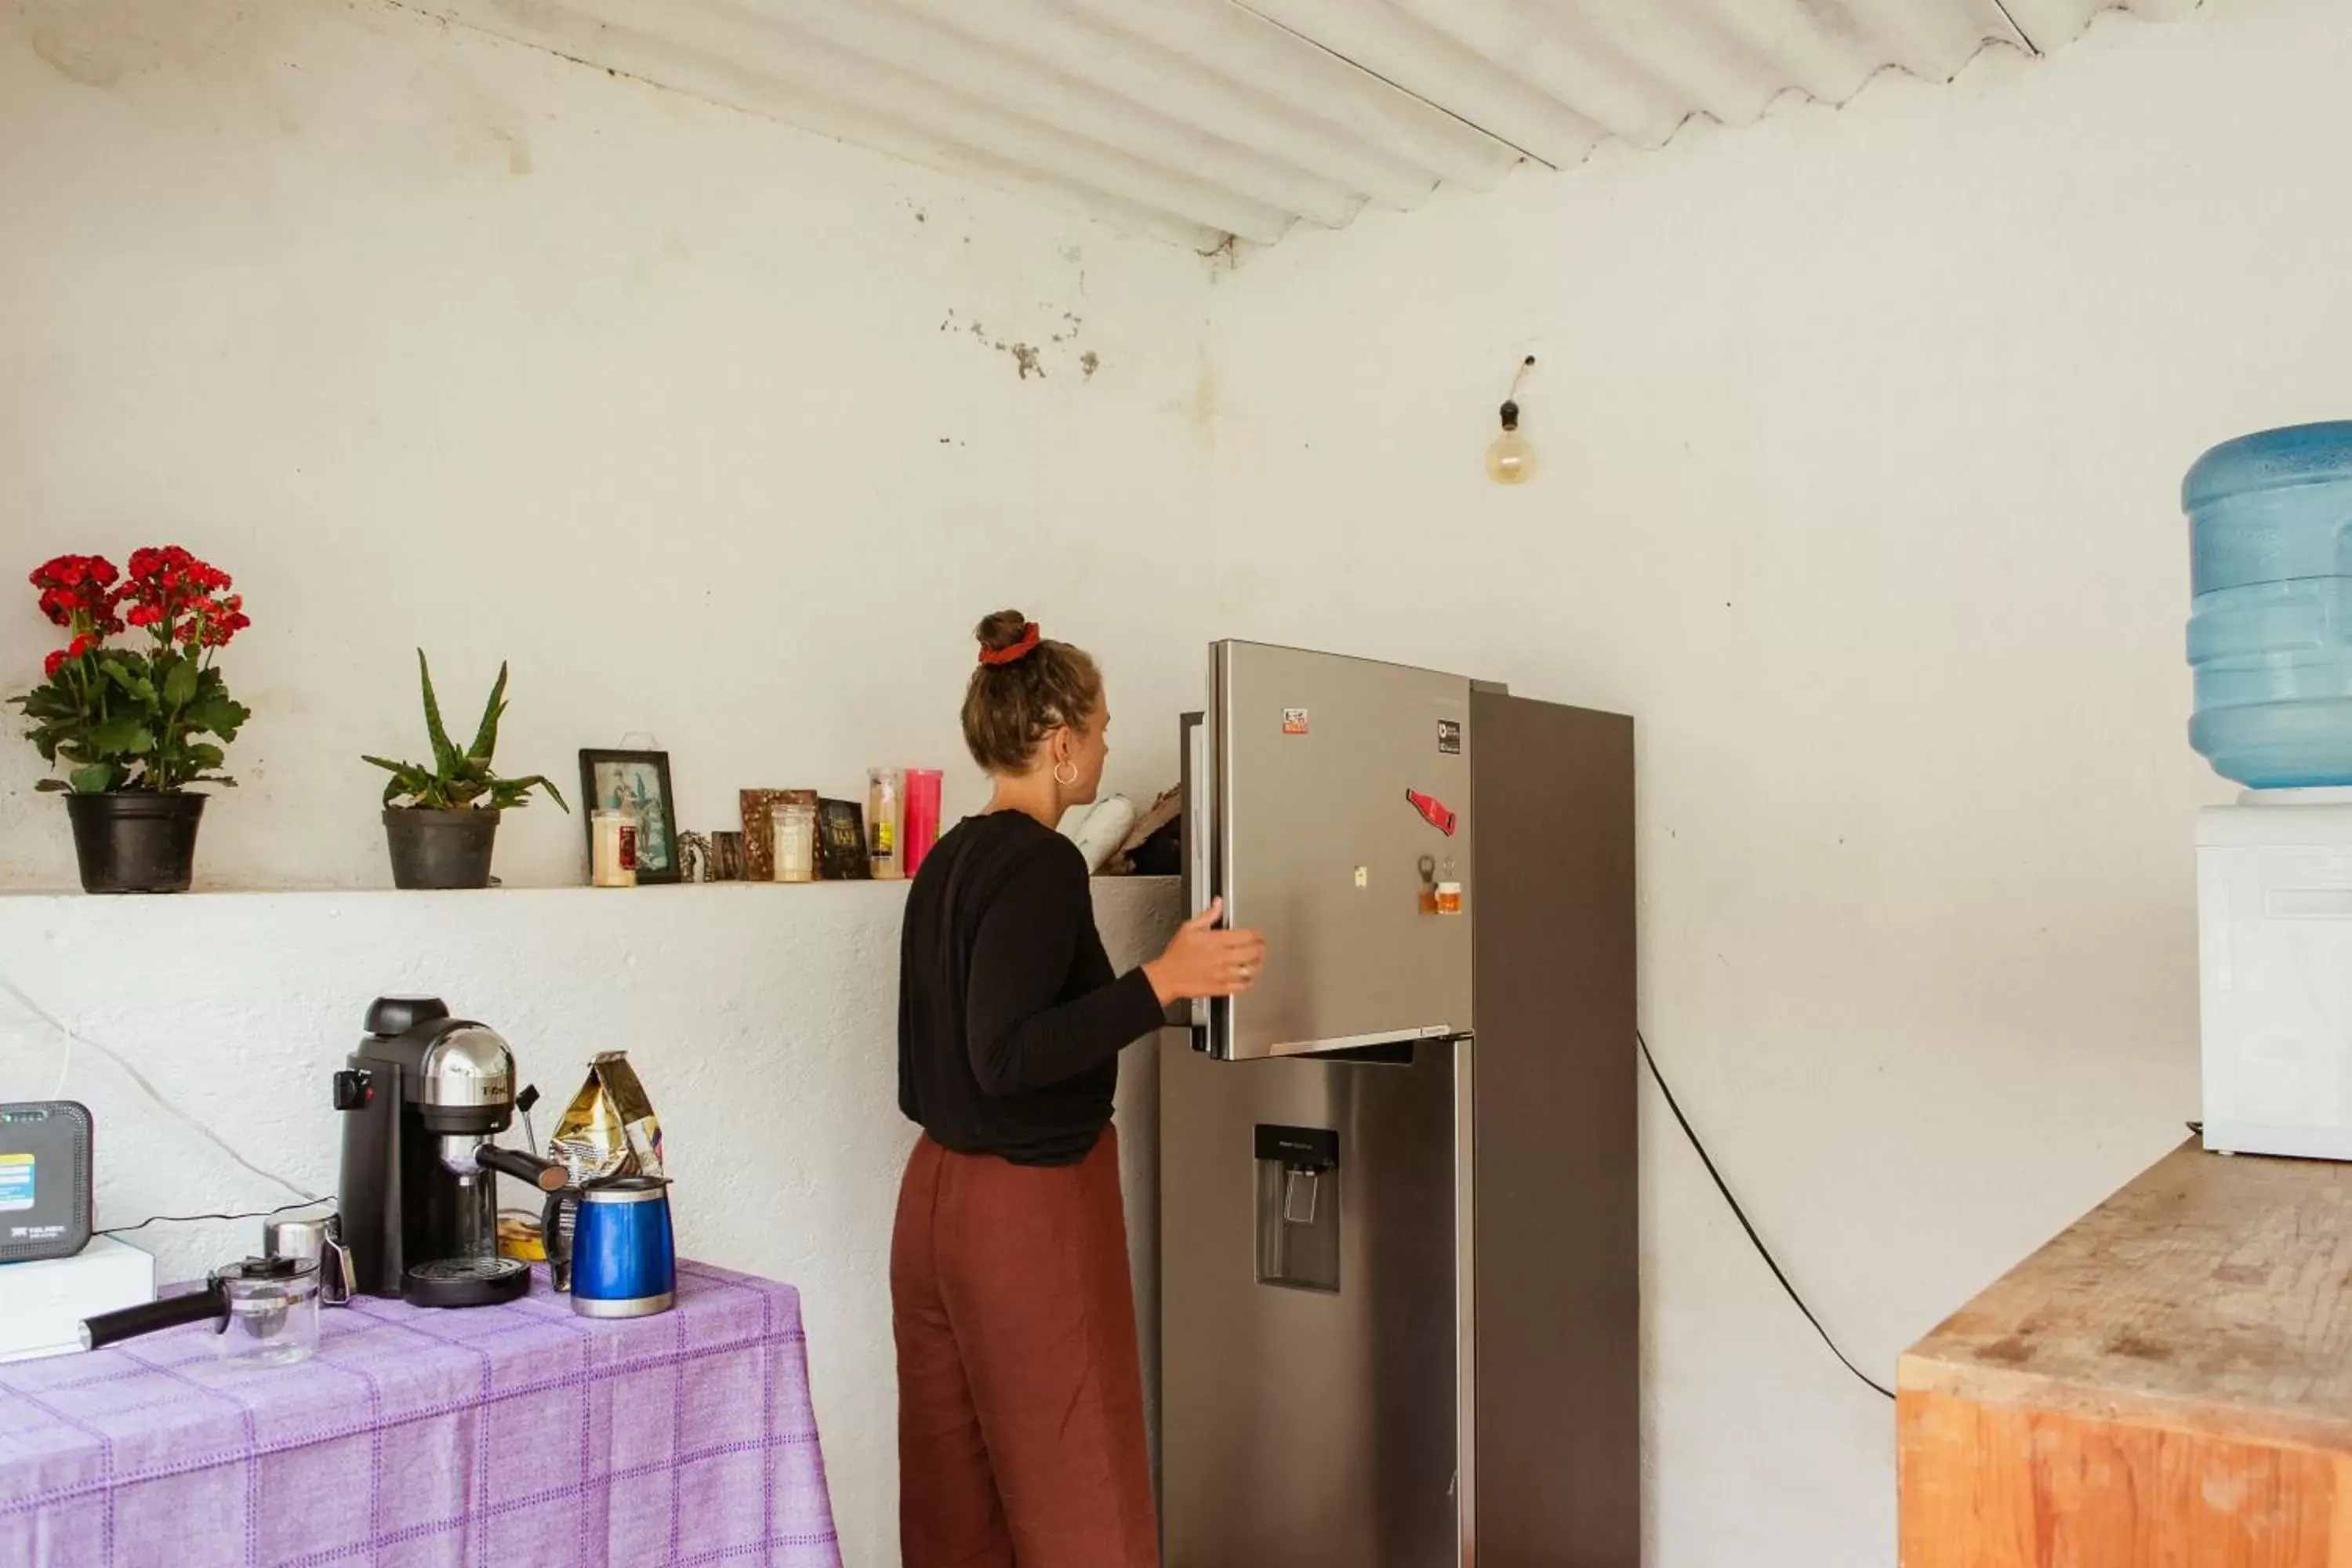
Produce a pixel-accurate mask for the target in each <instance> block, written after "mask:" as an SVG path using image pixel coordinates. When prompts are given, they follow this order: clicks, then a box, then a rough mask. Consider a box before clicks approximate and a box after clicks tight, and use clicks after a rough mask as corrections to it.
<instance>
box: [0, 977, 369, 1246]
mask: <svg viewBox="0 0 2352 1568" xmlns="http://www.w3.org/2000/svg"><path fill="white" fill-rule="evenodd" d="M0 992H5V993H7V994H8V995H9V997H10V998H11V999H13V1000H14V1001H15V1002H16V1005H17V1006H19V1007H21V1008H23V1009H24V1010H25V1011H26V1013H28V1014H30V1015H31V1016H33V1017H34V1018H36V1019H37V1020H38V1021H39V1022H41V1023H42V1024H45V1025H47V1026H48V1027H49V1028H51V1029H53V1030H55V1031H56V1032H57V1035H58V1038H60V1039H62V1040H64V1041H65V1043H66V1051H65V1057H64V1059H63V1060H62V1061H60V1062H59V1063H58V1086H57V1092H56V1093H55V1094H52V1095H51V1096H50V1098H51V1099H52V1100H55V1099H58V1098H59V1097H61V1096H62V1095H63V1094H64V1093H65V1087H66V1085H65V1077H66V1074H65V1069H66V1068H67V1066H68V1065H69V1064H70V1063H71V1062H72V1060H73V1050H74V1047H76V1046H77V1045H82V1046H88V1047H89V1048H90V1049H91V1050H94V1051H96V1052H97V1053H98V1054H99V1055H100V1056H102V1057H104V1058H106V1059H107V1060H108V1061H110V1062H112V1063H113V1064H114V1065H115V1066H116V1067H117V1068H121V1070H122V1072H123V1074H124V1076H125V1077H127V1078H129V1079H131V1082H132V1083H134V1084H137V1085H138V1086H139V1089H140V1090H141V1092H142V1093H143V1094H145V1095H146V1096H147V1098H148V1099H149V1100H153V1101H154V1102H155V1104H156V1107H157V1108H158V1109H160V1110H163V1112H164V1113H165V1114H166V1115H168V1116H170V1117H171V1118H172V1119H173V1121H178V1122H179V1123H180V1124H181V1125H183V1126H184V1127H186V1128H188V1129H189V1130H190V1131H193V1132H194V1133H195V1134H196V1135H197V1136H199V1137H201V1138H202V1139H204V1141H205V1142H207V1143H210V1144H211V1145H212V1146H213V1147H214V1148H215V1149H218V1150H219V1151H220V1152H222V1153H224V1154H226V1155H227V1156H228V1157H229V1159H231V1160H232V1161H234V1162H236V1164H237V1165H238V1166H239V1167H241V1168H242V1169H244V1170H247V1171H249V1172H251V1173H253V1174H255V1175H257V1176H259V1177H260V1178H261V1179H262V1180H263V1181H265V1182H268V1183H270V1184H274V1185H276V1186H280V1187H283V1188H285V1189H286V1190H287V1191H288V1192H289V1193H292V1194H294V1195H295V1196H296V1197H298V1198H300V1199H301V1200H302V1202H301V1203H299V1204H289V1205H286V1206H287V1207H288V1208H301V1207H303V1206H305V1205H309V1204H314V1203H323V1202H325V1201H326V1200H325V1199H323V1198H321V1197H320V1196H318V1195H316V1194H311V1193H306V1192H304V1191H303V1190H302V1188H301V1186H300V1185H299V1184H297V1183H294V1182H289V1181H288V1180H287V1179H286V1178H285V1177H283V1176H281V1175H279V1174H278V1173H277V1172H275V1171H265V1170H263V1169H262V1168H261V1167H260V1166H259V1165H257V1164H255V1163H253V1162H252V1161H250V1160H248V1159H247V1158H246V1157H245V1156H244V1155H243V1154H240V1153H238V1152H236V1148H235V1147H234V1146H233V1145H231V1144H230V1142H228V1140H226V1138H223V1137H222V1136H221V1135H220V1134H219V1133H217V1132H215V1131H213V1130H212V1129H211V1128H209V1127H207V1126H205V1124H204V1123H203V1122H202V1121H197V1120H196V1119H195V1118H194V1116H191V1115H190V1114H188V1112H186V1111H184V1110H181V1109H180V1108H179V1107H178V1106H176V1105H174V1104H173V1103H172V1102H171V1101H170V1100H166V1099H165V1098H163V1090H162V1089H157V1088H156V1087H155V1086H154V1085H153V1084H152V1083H150V1082H149V1081H148V1080H147V1075H146V1074H144V1073H142V1072H141V1071H140V1070H139V1069H138V1068H135V1067H133V1066H131V1063H130V1061H129V1060H128V1059H127V1058H125V1057H124V1056H123V1055H122V1053H121V1052H120V1051H117V1050H113V1049H110V1047H106V1046H103V1045H101V1044H100V1043H99V1042H98V1041H96V1040H93V1039H91V1038H89V1037H88V1036H86V1035H78V1034H76V1033H75V1032H74V1031H73V1029H72V1028H71V1027H70V1026H68V1025H67V1024H66V1022H65V1021H64V1020H63V1019H61V1018H59V1017H58V1016H56V1015H55V1014H53V1013H51V1012H50V1011H49V1010H48V1009H47V1008H46V1007H44V1006H42V1005H40V1004H39V1003H38V1002H36V1001H34V1000H33V999H32V998H31V997H30V996H27V995H26V994H25V993H24V991H23V990H22V989H21V988H19V987H18V986H17V984H16V982H15V981H13V980H10V979H9V978H8V977H7V976H6V975H5V974H0ZM274 1212H281V1213H282V1212H283V1211H282V1210H280V1211H274ZM158 1217H159V1218H161V1217H168V1216H158ZM200 1217H204V1218H222V1219H248V1218H259V1217H262V1216H260V1215H204V1216H200ZM154 1223H155V1221H153V1220H143V1221H142V1222H141V1224H143V1225H152V1224H154ZM122 1228H124V1229H131V1230H135V1229H137V1228H138V1226H124V1227H122Z"/></svg>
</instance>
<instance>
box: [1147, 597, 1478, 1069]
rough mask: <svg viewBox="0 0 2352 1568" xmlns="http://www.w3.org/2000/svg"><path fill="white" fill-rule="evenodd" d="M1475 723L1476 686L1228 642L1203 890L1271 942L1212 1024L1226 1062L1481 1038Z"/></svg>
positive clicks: (1213, 731)
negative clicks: (1474, 881)
mask: <svg viewBox="0 0 2352 1568" xmlns="http://www.w3.org/2000/svg"><path fill="white" fill-rule="evenodd" d="M1470 720H1471V714H1470V682H1469V681H1468V680H1466V679H1462V678H1460V677H1458V676H1447V675H1437V674H1433V673H1431V672H1429V671H1427V670H1419V669H1408V668H1402V667H1401V666H1397V665H1390V664H1378V663H1374V662H1372V661H1370V660H1369V659H1356V658H1340V657H1338V656H1336V655H1332V654H1322V653H1308V652H1304V651H1301V650H1299V649H1297V648H1284V647H1267V646H1265V645H1264V644H1257V643H1240V642H1223V643H1219V644H1217V645H1215V647H1213V650H1212V656H1211V679H1210V713H1209V718H1208V722H1207V725H1206V727H1205V728H1206V730H1207V741H1208V744H1207V746H1206V748H1205V750H1206V752H1208V755H1207V756H1206V758H1205V761H1206V763H1207V767H1208V771H1209V773H1210V775H1211V784H1212V787H1211V788H1210V790H1208V791H1207V792H1205V798H1204V799H1203V800H1202V803H1201V804H1202V805H1205V806H1206V808H1207V814H1208V816H1209V820H1208V822H1207V823H1205V824H1199V823H1198V819H1197V818H1196V826H1205V827H1206V829H1207V833H1208V839H1209V850H1210V853H1209V855H1208V857H1207V859H1208V865H1207V868H1206V869H1207V877H1206V879H1205V880H1206V884H1207V885H1206V887H1205V888H1203V887H1202V879H1201V878H1198V877H1195V878H1194V879H1193V883H1194V893H1195V896H1196V898H1199V899H1201V900H1202V901H1205V898H1206V895H1207V894H1210V893H1216V894H1222V895H1223V898H1224V900H1225V916H1226V923H1227V924H1229V925H1233V926H1237V927H1255V928H1256V929H1258V930H1261V931H1265V937H1266V963H1265V973H1264V975H1263V976H1261V977H1260V979H1259V982H1258V984H1257V986H1256V988H1255V990H1253V991H1251V992H1250V993H1249V994H1247V995H1245V996H1243V997H1241V998H1238V999H1237V1000H1235V1001H1234V1002H1232V1003H1222V1002H1221V1003H1218V1004H1216V1005H1213V1006H1211V1007H1210V1008H1208V1009H1207V1011H1206V1017H1205V1019H1201V1020H1196V1021H1197V1022H1201V1023H1202V1024H1203V1025H1204V1027H1203V1029H1202V1039H1201V1042H1200V1043H1201V1044H1202V1047H1204V1048H1205V1049H1206V1050H1207V1051H1208V1052H1209V1054H1211V1055H1213V1056H1218V1057H1224V1058H1263V1057H1276V1056H1293V1055H1297V1054H1300V1053H1303V1052H1307V1051H1320V1050H1331V1049H1338V1048H1344V1047H1355V1046H1362V1045H1370V1044H1377V1043H1385V1042H1389V1041H1395V1040H1405V1039H1414V1038H1433V1037H1446V1036H1452V1035H1460V1034H1466V1033H1468V1032H1470V1030H1471V1028H1472V1026H1473V1024H1472V1019H1471V1016H1470V1006H1471V985H1470V949H1471V943H1470V921H1471V910H1473V909H1474V908H1475V903H1476V899H1477V889H1475V887H1472V886H1471V885H1470V882H1471V866H1472V863H1473V861H1472V856H1471V853H1470V847H1471V837H1472V835H1473V834H1474V833H1475V831H1476V825H1475V823H1474V822H1473V821H1472V819H1471V814H1470V810H1469V806H1470V753H1471V748H1472V747H1473V746H1474V745H1475V736H1473V735H1472V734H1471V732H1470ZM1197 754H1198V753H1197V752H1196V755H1197ZM1440 889H1443V890H1444V896H1443V897H1440V896H1439V894H1440Z"/></svg>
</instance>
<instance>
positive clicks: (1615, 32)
mask: <svg viewBox="0 0 2352 1568" xmlns="http://www.w3.org/2000/svg"><path fill="white" fill-rule="evenodd" d="M394 3H395V4H400V5H405V6H407V7H408V8H410V9H415V10H422V11H425V12H429V13H431V14H434V15H436V16H444V17H446V18H448V19H450V20H452V21H456V22H460V23H464V24H467V25H469V26H477V27H480V28H484V29H487V30H488V31H491V32H495V33H499V34H501V35H504V36H506V37H511V38H515V39H519V40H521V41H523V42H527V43H532V44H537V45H541V46H542V47H547V48H551V49H554V50H556V51H558V52H560V53H562V54H564V55H568V56H571V57H572V58H577V59H580V60H583V61H585V62H587V63H589V64H592V65H596V66H602V67H604V68H609V69H613V70H616V71H621V72H625V73H626V74H629V75H632V76H637V77H643V78H646V79H649V80H652V81H656V82H659V83H661V84H663V85H665V86H667V87H673V88H677V89H682V90H685V91H688V92H693V93H698V94H700V95H702V96H705V97H708V98H712V99H716V100H719V101H721V102H726V103H732V104H737V105H740V107H742V108H745V109H749V110H755V111H757V112H760V113H763V114H768V115H772V116H773V117H775V118H777V119H779V120H782V121H789V122H791V123H793V124H795V125H800V126H803V127H805V128H807V129H809V130H811V131H816V132H823V133H824V134H826V135H830V136H837V137H839V138H841V139H842V140H843V141H845V142H856V143H860V144H862V145H865V146H868V147H873V148H877V149H879V150H881V151H883V152H887V153H897V154H898V155H901V156H904V157H907V158H909V159H912V160H914V161H916V162H918V163H928V164H930V165H933V166H934V167H937V168H940V169H944V170H948V171H950V172H951V173H956V174H967V175H971V176H974V177H977V178H979V179H982V180H985V181H988V182H990V183H992V184H998V185H1008V186H1013V187H1016V188H1020V189H1025V190H1031V191H1034V192H1036V193H1038V194H1040V195H1045V196H1048V197H1050V198H1052V199H1054V200H1055V201H1058V202H1060V203H1062V204H1064V205H1073V206H1076V207H1079V208H1081V209H1083V210H1085V211H1087V212H1089V213H1091V214H1093V215H1094V216H1098V217H1101V218H1104V219H1106V220H1108V221H1109V222H1111V223H1113V224H1116V225H1118V226H1121V227H1124V228H1128V229H1132V230H1137V231H1139V232H1142V233H1147V234H1150V235H1155V236H1158V237H1161V238H1164V239H1169V240H1172V241H1175V242H1177V243H1179V244H1182V245H1188V246H1192V247H1195V248H1197V249H1201V250H1213V249H1215V248H1216V247H1219V246H1220V245H1222V244H1223V243H1224V242H1225V240H1226V238H1227V237H1229V236H1238V237H1241V238H1243V239H1246V240H1252V241H1255V242H1258V243H1261V244H1271V243H1273V242H1274V241H1276V240H1278V239H1280V238H1281V237H1282V236H1283V235H1284V233H1285V232H1286V231H1287V230H1288V229H1289V227H1290V226H1291V225H1292V224H1293V223H1296V222H1298V221H1301V220H1304V221H1306V222H1308V223H1314V224H1321V225H1325V226H1331V227H1338V226H1342V225H1345V224H1346V223H1347V222H1348V221H1349V219H1350V218H1351V217H1353V216H1355V214H1356V213H1357V212H1358V211H1359V210H1360V208H1361V207H1362V206H1363V205H1365V204H1366V203H1368V202H1371V203H1378V204H1380V205H1383V206H1391V207H1410V206H1412V205H1414V204H1415V203H1416V202H1419V201H1420V200H1421V199H1422V198H1423V197H1424V196H1426V195H1428V194H1429V193H1430V192H1431V191H1432V190H1433V189H1435V188H1436V187H1437V186H1438V185H1439V184H1457V185H1464V186H1468V187H1472V188H1484V187H1486V186H1489V185H1492V184H1495V183H1496V181H1498V180H1500V179H1501V178H1502V177H1503V175H1504V174H1505V173H1506V172H1507V170H1508V169H1509V168H1510V167H1511V166H1512V165H1513V164H1514V163H1518V162H1520V161H1521V160H1522V159H1532V160H1535V161H1536V162H1538V163H1548V164H1551V165H1553V166H1556V167H1558V166H1565V165H1568V164H1572V163H1577V162H1579V161H1580V160H1581V159H1582V158H1583V157H1584V156H1585V154H1586V153H1590V152H1591V150H1592V149H1593V147H1594V146H1595V145H1597V144H1598V143H1599V142H1601V141H1602V140H1603V139H1604V138H1608V137H1618V138H1621V139H1622V140H1624V141H1626V142H1631V143H1633V144H1634V145H1636V146H1640V147H1656V146H1659V145H1661V144H1663V143H1664V142H1665V141H1666V139H1667V138H1668V137H1670V136H1672V135H1673V134H1674V132H1675V128H1676V127H1678V126H1680V125H1681V124H1682V123H1683V122H1684V121H1685V120H1688V119H1689V118H1691V117H1692V116H1694V115H1700V114H1704V115H1707V116H1710V117H1712V118H1714V119H1716V120H1718V121H1723V122H1724V123H1726V124H1729V125H1744V124H1747V123H1748V122H1749V121H1753V120H1755V119H1756V118H1757V117H1758V116H1759V115H1760V114H1762V113H1763V112H1764V110H1765V109H1766V107H1767V106H1768V105H1769V104H1770V103H1771V102H1772V100H1774V99H1776V98H1778V97H1779V96H1780V94H1782V93H1784V92H1791V91H1793V92H1801V93H1804V94H1807V95H1809V96H1811V97H1812V98H1815V99H1819V100H1823V101H1826V102H1830V103H1843V101H1845V100H1847V99H1848V98H1850V97H1852V96H1853V94H1854V93H1855V92H1857V91H1858V90H1860V89H1861V88H1862V85H1863V84H1864V82H1865V81H1867V80H1868V79H1870V78H1871V77H1872V76H1873V75H1874V74H1875V73H1876V72H1878V71H1880V70H1883V69H1885V68H1889V67H1894V68H1900V69H1903V70H1907V71H1909V72H1911V73H1912V74H1914V75H1916V76H1919V77H1923V78H1926V79H1929V80H1932V81H1946V80H1948V79H1951V78H1952V77H1953V76H1954V75H1955V74H1957V73H1958V70H1959V68H1961V67H1962V66H1964V65H1966V64H1967V63H1968V62H1969V60H1970V59H1971V58H1974V57H1975V56H1976V55H1977V54H1978V53H1979V51H1980V50H1982V49H1984V48H1987V47H1992V46H1996V45H1998V46H2004V47H2011V48H2016V49H2024V50H2030V51H2032V52H2035V53H2047V52H2049V51H2051V50H2053V49H2056V48H2059V47H2063V46H2064V45H2066V44H2069V43H2071V42H2073V41H2074V39H2075V38H2076V37H2079V36H2080V35H2081V34H2082V32H2083V30H2084V28H2085V27H2086V26H2089V25H2090V22H2091V18H2092V17H2093V16H2094V15H2095V14H2096V13H2098V12H2100V11H2103V10H2106V9H2109V8H2110V7H2111V6H2112V5H2116V3H2117V0H394ZM2120 4H2121V8H2123V9H2126V10H2129V11H2132V12H2134V13H2136V14H2137V15H2139V16H2145V17H2148V18H2151V19H2158V20H2168V19H2173V18H2177V17H2179V16H2186V15H2187V14H2188V13H2189V12H2190V11H2193V10H2194V9H2196V7H2197V5H2198V4H2199V0H2120Z"/></svg>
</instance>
